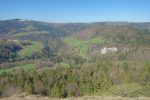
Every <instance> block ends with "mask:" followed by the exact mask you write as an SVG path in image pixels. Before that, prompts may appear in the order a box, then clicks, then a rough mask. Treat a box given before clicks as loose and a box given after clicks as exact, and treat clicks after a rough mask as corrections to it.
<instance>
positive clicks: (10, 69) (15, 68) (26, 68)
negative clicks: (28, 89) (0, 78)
mask: <svg viewBox="0 0 150 100" xmlns="http://www.w3.org/2000/svg"><path fill="white" fill-rule="evenodd" d="M20 68H23V69H25V70H29V69H32V68H35V64H26V65H21V66H15V67H12V68H7V69H4V68H3V69H0V75H1V74H3V73H8V72H11V71H13V70H18V69H20Z"/></svg>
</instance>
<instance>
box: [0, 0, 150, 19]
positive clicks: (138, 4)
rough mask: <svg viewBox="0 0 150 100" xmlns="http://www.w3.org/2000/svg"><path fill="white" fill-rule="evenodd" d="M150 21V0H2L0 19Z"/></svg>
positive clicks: (0, 3) (0, 0)
mask: <svg viewBox="0 0 150 100" xmlns="http://www.w3.org/2000/svg"><path fill="white" fill-rule="evenodd" d="M14 18H21V19H31V20H40V21H48V22H101V21H130V22H150V0H0V20H5V19H14Z"/></svg>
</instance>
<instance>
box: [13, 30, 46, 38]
mask: <svg viewBox="0 0 150 100" xmlns="http://www.w3.org/2000/svg"><path fill="white" fill-rule="evenodd" d="M43 34H48V32H47V31H32V32H20V33H17V34H15V36H16V37H18V38H21V37H24V36H29V35H43Z"/></svg>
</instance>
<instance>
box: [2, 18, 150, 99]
mask: <svg viewBox="0 0 150 100" xmlns="http://www.w3.org/2000/svg"><path fill="white" fill-rule="evenodd" d="M149 27H150V23H129V22H98V23H57V24H56V23H46V22H39V21H32V20H21V19H13V20H5V21H0V97H8V96H12V95H14V94H18V93H23V92H28V93H30V94H36V95H44V96H50V97H60V98H66V97H72V96H85V95H100V96H101V95H102V96H103V95H106V96H108V95H109V96H122V97H138V96H148V97H149V96H150V31H149Z"/></svg>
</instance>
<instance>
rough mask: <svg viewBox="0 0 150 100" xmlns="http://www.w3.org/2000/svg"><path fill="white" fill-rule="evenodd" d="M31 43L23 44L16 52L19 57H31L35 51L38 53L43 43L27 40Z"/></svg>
mask: <svg viewBox="0 0 150 100" xmlns="http://www.w3.org/2000/svg"><path fill="white" fill-rule="evenodd" d="M29 42H30V43H31V44H32V45H27V46H23V49H22V50H20V51H18V52H17V55H19V56H21V57H31V56H32V55H33V54H35V53H39V52H40V51H41V50H42V48H43V45H42V43H41V42H35V41H29Z"/></svg>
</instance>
